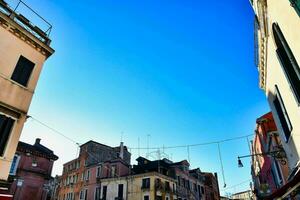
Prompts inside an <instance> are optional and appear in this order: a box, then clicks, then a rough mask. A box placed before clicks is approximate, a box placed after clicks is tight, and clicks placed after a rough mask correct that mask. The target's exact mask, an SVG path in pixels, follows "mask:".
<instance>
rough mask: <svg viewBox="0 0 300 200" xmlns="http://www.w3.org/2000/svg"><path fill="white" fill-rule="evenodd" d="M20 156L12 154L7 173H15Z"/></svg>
mask: <svg viewBox="0 0 300 200" xmlns="http://www.w3.org/2000/svg"><path fill="white" fill-rule="evenodd" d="M20 158H21V156H19V155H15V156H14V159H13V161H12V163H11V167H10V171H9V175H16V172H17V168H18V164H19V160H20Z"/></svg>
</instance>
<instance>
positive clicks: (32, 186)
mask: <svg viewBox="0 0 300 200" xmlns="http://www.w3.org/2000/svg"><path fill="white" fill-rule="evenodd" d="M39 142H40V140H37V142H36V143H35V144H34V145H29V144H26V143H21V145H20V143H19V145H18V148H17V152H16V155H18V156H20V157H19V162H18V165H17V170H16V175H14V176H13V177H14V179H15V180H14V182H13V183H12V186H11V188H10V193H11V194H13V195H14V199H19V200H44V199H47V190H46V189H47V188H46V187H45V186H46V185H47V184H48V183H49V180H50V179H51V172H52V167H53V163H54V160H56V159H58V157H56V156H55V155H54V154H53V153H52V154H51V150H49V149H47V148H45V149H44V150H45V151H43V148H44V147H43V146H42V145H40V143H39ZM40 147H41V148H40ZM48 150H49V151H48Z"/></svg>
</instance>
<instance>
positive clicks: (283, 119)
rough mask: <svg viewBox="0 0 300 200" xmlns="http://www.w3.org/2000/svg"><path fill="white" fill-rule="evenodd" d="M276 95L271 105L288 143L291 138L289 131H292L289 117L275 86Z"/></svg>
mask: <svg viewBox="0 0 300 200" xmlns="http://www.w3.org/2000/svg"><path fill="white" fill-rule="evenodd" d="M275 90H276V94H275V98H274V100H273V104H274V107H275V110H276V113H277V116H278V118H279V121H280V124H281V128H282V130H283V133H284V136H285V139H286V142H288V140H289V138H290V136H291V131H292V129H293V127H292V124H291V122H290V119H289V116H288V114H287V112H286V109H285V107H284V104H283V101H282V98H281V95H280V92H279V89H278V87H277V85H276V86H275Z"/></svg>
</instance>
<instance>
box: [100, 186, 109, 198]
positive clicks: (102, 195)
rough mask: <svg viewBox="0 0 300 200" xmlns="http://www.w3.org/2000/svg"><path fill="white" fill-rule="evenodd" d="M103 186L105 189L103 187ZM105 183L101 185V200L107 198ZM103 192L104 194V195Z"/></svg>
mask: <svg viewBox="0 0 300 200" xmlns="http://www.w3.org/2000/svg"><path fill="white" fill-rule="evenodd" d="M104 188H105V189H104ZM107 189H108V187H107V185H103V186H102V191H101V197H102V200H106V199H107ZM104 191H105V192H104ZM104 194H105V195H104Z"/></svg>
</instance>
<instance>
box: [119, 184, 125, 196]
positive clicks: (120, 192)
mask: <svg viewBox="0 0 300 200" xmlns="http://www.w3.org/2000/svg"><path fill="white" fill-rule="evenodd" d="M123 188H124V186H123V184H119V188H118V199H123Z"/></svg>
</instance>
